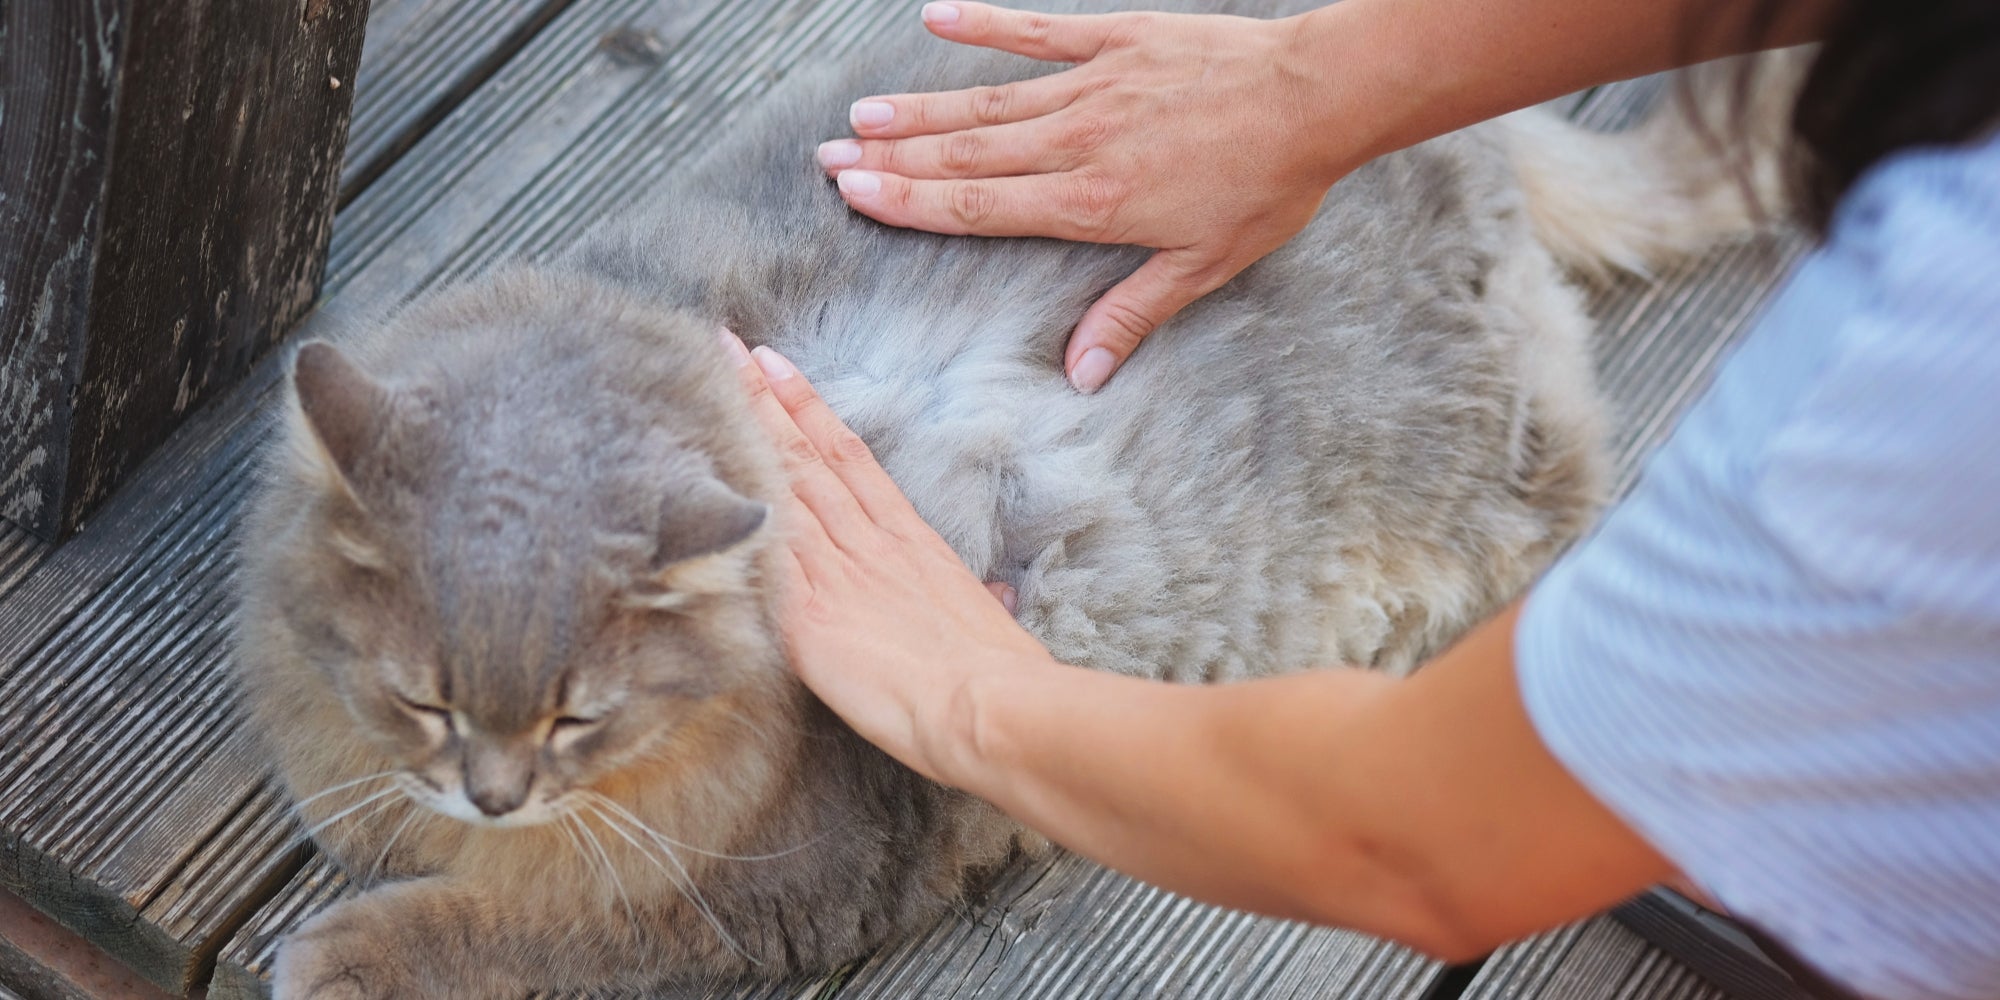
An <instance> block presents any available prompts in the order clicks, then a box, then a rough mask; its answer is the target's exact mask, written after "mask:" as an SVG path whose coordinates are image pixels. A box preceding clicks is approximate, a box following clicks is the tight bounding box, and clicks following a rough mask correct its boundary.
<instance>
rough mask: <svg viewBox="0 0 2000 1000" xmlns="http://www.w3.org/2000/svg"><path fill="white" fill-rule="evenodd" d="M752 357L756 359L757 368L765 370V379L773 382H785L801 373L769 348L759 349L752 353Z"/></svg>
mask: <svg viewBox="0 0 2000 1000" xmlns="http://www.w3.org/2000/svg"><path fill="white" fill-rule="evenodd" d="M750 357H752V358H754V359H756V362H757V367H758V368H761V369H763V370H764V377H765V378H768V379H770V380H771V381H773V382H783V381H784V380H786V379H788V378H792V377H793V376H796V375H797V374H798V373H799V370H798V369H797V368H794V367H792V363H791V362H790V361H787V360H785V356H784V355H782V354H779V353H778V352H777V351H774V350H771V349H770V348H768V347H759V348H757V349H756V350H754V351H751V352H750Z"/></svg>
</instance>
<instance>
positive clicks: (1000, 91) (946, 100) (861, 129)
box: [847, 72, 1082, 139]
mask: <svg viewBox="0 0 2000 1000" xmlns="http://www.w3.org/2000/svg"><path fill="white" fill-rule="evenodd" d="M1081 87H1082V84H1081V83H1080V82H1079V81H1078V80H1077V78H1076V77H1075V76H1074V75H1073V74H1071V73H1068V72H1063V73H1056V74H1053V75H1051V76H1038V77H1035V78H1033V79H1028V80H1021V81H1019V82H1016V83H1006V84H1001V85H999V86H996V87H972V88H969V89H966V90H947V91H940V92H938V93H934V94H895V95H892V96H888V97H867V98H863V99H861V100H859V101H855V102H854V104H853V105H852V106H850V107H849V108H848V112H847V121H848V124H850V125H852V126H853V127H854V134H855V135H858V136H861V137H862V138H864V139H901V138H906V137H908V136H913V135H937V134H940V133H944V132H957V131H959V130H961V129H968V128H978V127H980V126H982V125H1004V124H1007V123H1008V122H1018V121H1027V120H1028V119H1030V118H1040V117H1041V116H1043V115H1046V114H1050V113H1053V112H1056V111H1060V110H1062V109H1063V108H1066V107H1068V106H1069V105H1070V103H1071V102H1072V101H1075V100H1076V98H1077V94H1078V93H1079V91H1080V89H1081Z"/></svg>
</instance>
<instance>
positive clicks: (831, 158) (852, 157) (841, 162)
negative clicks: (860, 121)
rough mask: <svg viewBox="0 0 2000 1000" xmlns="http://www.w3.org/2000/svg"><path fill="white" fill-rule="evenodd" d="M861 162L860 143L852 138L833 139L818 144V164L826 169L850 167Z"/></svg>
mask: <svg viewBox="0 0 2000 1000" xmlns="http://www.w3.org/2000/svg"><path fill="white" fill-rule="evenodd" d="M860 162H861V144H860V143H858V142H855V141H854V140H852V139H835V140H833V141H832V142H822V143H820V144H819V165H820V166H822V167H825V168H827V169H828V170H836V169H839V168H841V167H851V166H853V165H855V164H857V163H860Z"/></svg>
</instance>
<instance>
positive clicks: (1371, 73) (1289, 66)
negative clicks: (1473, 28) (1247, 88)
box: [1279, 0, 1450, 185]
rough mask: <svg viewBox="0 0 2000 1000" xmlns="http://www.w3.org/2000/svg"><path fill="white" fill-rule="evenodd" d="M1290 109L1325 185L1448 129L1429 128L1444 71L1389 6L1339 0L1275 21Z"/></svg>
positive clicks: (1442, 95) (1443, 91) (1443, 95)
mask: <svg viewBox="0 0 2000 1000" xmlns="http://www.w3.org/2000/svg"><path fill="white" fill-rule="evenodd" d="M1280 24H1282V25H1283V27H1284V28H1285V30H1286V32H1287V35H1288V37H1287V39H1286V41H1285V43H1284V45H1283V48H1282V49H1281V53H1282V54H1281V55H1280V59H1279V62H1280V66H1281V68H1282V70H1283V71H1284V72H1285V73H1286V75H1287V76H1289V77H1290V78H1291V79H1292V80H1293V81H1294V86H1293V87H1292V88H1291V92H1292V95H1293V97H1292V99H1293V102H1294V108H1293V113H1294V117H1295V119H1296V120H1297V121H1298V122H1299V123H1300V124H1299V127H1300V129H1301V131H1302V132H1303V133H1304V134H1306V135H1309V136H1311V137H1312V139H1313V144H1314V146H1315V154H1316V155H1315V164H1314V165H1315V168H1316V169H1317V170H1318V171H1319V172H1320V173H1321V175H1322V176H1324V177H1325V179H1326V181H1327V183H1328V184H1329V185H1330V184H1332V183H1333V182H1334V181H1337V180H1339V179H1340V178H1341V177H1344V176H1346V175H1347V174H1348V173H1350V172H1352V171H1353V170H1354V169H1355V168H1357V167H1359V166H1361V165H1362V164H1364V163H1367V162H1368V161H1369V160H1372V159H1374V158H1376V157H1378V156H1382V155H1384V154H1387V153H1392V152H1395V151H1396V150H1398V149H1402V148H1404V147H1406V146H1411V145H1415V144H1416V143H1419V142H1422V141H1424V140H1425V139H1429V138H1432V137H1434V136H1436V135H1440V134H1442V133H1444V132H1446V131H1449V130H1450V129H1449V127H1440V126H1438V125H1436V121H1437V120H1438V118H1439V114H1438V112H1439V110H1440V105H1441V104H1443V103H1444V102H1445V101H1446V99H1447V98H1448V97H1449V94H1448V93H1447V91H1448V85H1447V84H1446V83H1445V81H1446V79H1447V72H1448V70H1447V69H1446V68H1443V67H1438V66H1435V65H1431V63H1432V62H1433V60H1434V57H1433V56H1426V54H1424V53H1422V52H1419V51H1416V50H1417V48H1418V46H1417V45H1416V44H1415V39H1414V38H1412V37H1411V34H1410V32H1409V31H1408V30H1406V29H1407V25H1405V24H1402V23H1400V22H1399V20H1398V18H1397V17H1396V11H1395V10H1394V9H1393V6H1392V5H1391V4H1387V3H1381V2H1371V0H1346V2H1343V3H1337V4H1333V5H1330V6H1326V7H1321V8H1318V9H1316V10H1311V11H1307V12H1306V13H1304V14H1299V15H1296V16H1294V17H1290V18H1286V19H1284V21H1282V22H1280Z"/></svg>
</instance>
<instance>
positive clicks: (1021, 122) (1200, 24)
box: [819, 3, 1367, 392]
mask: <svg viewBox="0 0 2000 1000" xmlns="http://www.w3.org/2000/svg"><path fill="white" fill-rule="evenodd" d="M923 18H924V23H925V24H926V26H927V27H929V29H930V30H931V32H932V33H934V34H936V35H938V36H940V37H942V38H945V39H948V40H951V41H955V42H962V43H965V44H968V45H978V46H983V47H987V48H995V49H1001V50H1004V51H1007V52H1013V53H1016V54H1019V55H1024V56H1028V57H1031V58H1035V59H1043V60H1049V61H1053V62H1068V63H1076V64H1077V65H1076V66H1075V67H1074V68H1072V69H1070V70H1068V71H1066V72H1062V73H1057V74H1055V75H1053V76H1045V77H1039V78H1036V79H1031V80H1025V81H1022V82H1019V83H1011V84H1007V85H1005V86H999V87H976V88H973V89H970V90H961V91H954V92H950V93H936V94H916V95H910V94H905V95H899V96H890V97H870V98H867V99H864V100H862V101H859V102H856V103H855V105H854V107H853V110H852V112H851V121H852V124H853V126H854V130H855V133H856V134H857V135H858V136H860V139H859V140H858V141H857V140H854V139H839V140H834V141H831V142H827V143H825V144H823V145H821V146H820V148H819V159H820V163H821V165H822V166H823V167H825V168H826V169H827V170H828V171H829V172H830V173H833V174H835V175H837V177H838V178H839V187H840V193H841V196H842V197H843V198H845V199H846V200H847V203H848V204H849V205H850V206H852V207H853V208H854V209H855V210H856V211H858V212H861V213H863V214H865V215H868V216H870V217H872V218H875V219H876V220H878V221H881V222H885V223H888V224H890V225H896V226H909V227H914V228H918V229H928V230H932V231H935V232H942V233H954V234H964V233H973V234H978V235H984V236H1024V235H1034V236H1054V237H1059V238H1063V239H1070V240H1080V241H1088V242H1094V243H1125V244H1136V245H1142V246H1148V247H1152V248H1154V249H1156V250H1158V251H1159V252H1158V253H1156V254H1154V255H1153V257H1152V259H1151V260H1149V261H1147V262H1146V264H1145V265H1143V266H1142V267H1140V268H1139V270H1138V271H1136V272H1134V273H1133V274H1132V275H1131V276H1130V277H1128V278H1126V279H1125V280H1124V281H1122V282H1120V283H1119V284H1118V285H1117V286H1116V287H1115V288H1113V289H1111V291H1109V292H1107V293H1106V294H1105V295H1104V296H1103V297H1102V298H1100V299H1099V300H1098V301H1097V303H1096V305H1094V306H1093V307H1092V308H1091V309H1090V311H1089V312H1088V313H1086V314H1085V315H1084V317H1083V320H1082V321H1081V322H1080V323H1079V324H1078V325H1077V327H1076V332H1075V334H1074V335H1073V336H1072V337H1071V339H1070V342H1069V347H1068V348H1067V350H1066V352H1065V355H1064V360H1063V368H1064V370H1065V371H1067V372H1068V373H1069V378H1070V382H1071V383H1072V384H1073V385H1075V386H1076V387H1077V388H1078V389H1079V390H1082V391H1084V392H1095V391H1096V390H1097V389H1099V388H1100V387H1102V386H1103V385H1104V383H1105V382H1106V381H1107V380H1108V379H1110V377H1111V374H1112V372H1113V371H1115V370H1116V369H1117V367H1118V366H1119V365H1121V364H1123V363H1124V361H1125V358H1126V357H1127V356H1129V355H1130V354H1131V353H1132V351H1133V350H1134V349H1135V348H1137V347H1138V345H1139V341H1140V340H1141V339H1142V338H1144V337H1145V336H1146V335H1147V334H1149V333H1151V332H1152V331H1153V328H1154V327H1157V326H1159V325H1160V324H1161V323H1163V322H1165V321H1166V320H1167V319H1168V318H1169V317H1171V316H1172V315H1173V314H1174V313H1176V312H1178V311H1179V310H1180V309H1181V308H1182V307H1184V306H1186V305H1187V304H1188V303H1190V302H1193V301H1194V300H1195V299H1198V298H1200V297H1201V296H1203V295H1205V294H1207V293H1208V292H1211V291H1213V290H1215V289H1216V288H1219V287H1221V286H1222V284H1223V283H1224V282H1227V281H1228V280H1229V279H1230V278H1233V277H1235V276H1236V275H1237V273H1238V272H1240V271H1242V270H1243V269H1244V268H1246V267H1248V266H1250V264H1252V263H1254V262H1255V261H1256V260H1257V259H1258V258H1261V257H1263V256H1264V255H1265V254H1268V253H1270V252H1271V251H1272V250H1275V249H1277V248H1278V247H1279V246H1280V245H1282V244H1283V243H1284V242H1285V241H1286V240H1289V239H1291V238H1292V237H1293V236H1294V235H1296V234H1297V233H1298V232H1299V230H1301V229H1302V228H1304V227H1305V224H1306V223H1307V222H1308V221H1309V220H1310V219H1311V218H1312V217H1313V213H1314V212H1315V211H1316V210H1317V209H1318V208H1319V204H1320V201H1321V200H1322V199H1323V198H1324V197H1325V196H1326V191H1327V189H1328V188H1329V187H1331V186H1332V185H1333V183H1334V181H1336V180H1338V179H1339V178H1340V177H1341V176H1343V175H1345V174H1346V173H1347V172H1348V171H1349V170H1351V169H1353V168H1354V167H1355V166H1357V165H1359V163H1361V162H1362V161H1363V160H1365V159H1366V158H1367V157H1366V155H1364V151H1363V150H1361V149H1360V147H1359V144H1358V143H1353V144H1351V146H1352V148H1349V145H1350V144H1339V148H1337V149H1336V150H1335V152H1337V153H1339V154H1343V155H1341V156H1339V157H1336V158H1334V159H1331V160H1329V159H1327V157H1326V152H1327V151H1326V150H1324V149H1322V148H1320V144H1316V143H1311V142H1300V141H1298V139H1297V137H1298V136H1300V135H1302V134H1310V133H1312V132H1316V131H1323V129H1321V128H1320V127H1319V126H1317V125H1316V124H1315V123H1314V122H1313V121H1312V120H1311V112H1312V110H1313V109H1312V107H1311V106H1310V105H1309V102H1308V101H1307V100H1306V98H1308V97H1309V96H1311V94H1310V87H1309V84H1310V82H1311V79H1312V77H1313V76H1314V75H1315V74H1314V71H1313V67H1312V66H1311V65H1310V63H1309V62H1305V61H1302V59H1301V53H1299V52H1297V51H1295V46H1294V45H1293V40H1294V35H1295V24H1294V22H1293V21H1290V20H1283V21H1265V20H1256V19H1252V18H1242V17H1222V16H1214V15H1186V14H1155V13H1119V14H1098V15H1074V16H1058V15H1048V14H1031V13H1026V12H1022V11H1013V10H1007V9H1004V8H1000V7H992V6H988V5H986V4H980V3H932V4H927V5H925V7H924V9H923Z"/></svg>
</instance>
